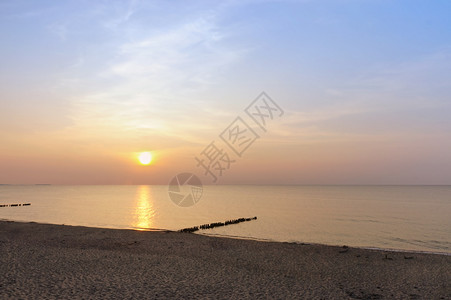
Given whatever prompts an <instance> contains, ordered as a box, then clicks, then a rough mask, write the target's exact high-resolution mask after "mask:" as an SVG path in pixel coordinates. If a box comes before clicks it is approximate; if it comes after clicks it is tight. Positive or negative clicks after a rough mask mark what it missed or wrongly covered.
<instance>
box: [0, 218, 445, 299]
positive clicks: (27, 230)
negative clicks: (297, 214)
mask: <svg viewBox="0 0 451 300" xmlns="http://www.w3.org/2000/svg"><path fill="white" fill-rule="evenodd" d="M232 226H240V225H232ZM0 295H1V298H2V299H19V298H21V299H28V298H31V299H43V298H46V299H55V298H57V299H74V298H79V299H98V298H102V299H146V298H147V299H154V298H271V299H272V298H276V299H287V298H298V299H300V298H304V299H450V298H451V256H449V255H438V254H425V253H408V252H393V251H384V250H368V249H359V248H348V247H343V246H325V245H316V244H299V243H280V242H264V241H253V240H242V239H231V238H224V237H211V236H205V235H199V234H192V233H180V232H172V231H152V232H150V231H136V230H122V229H121V230H119V229H103V228H89V227H80V226H64V225H49V224H39V223H21V222H12V221H0Z"/></svg>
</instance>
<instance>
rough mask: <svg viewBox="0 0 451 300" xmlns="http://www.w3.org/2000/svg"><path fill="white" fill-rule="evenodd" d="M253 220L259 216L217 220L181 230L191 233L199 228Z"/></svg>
mask: <svg viewBox="0 0 451 300" xmlns="http://www.w3.org/2000/svg"><path fill="white" fill-rule="evenodd" d="M252 220H257V217H253V218H239V219H235V220H227V221H225V222H216V223H210V224H204V225H199V226H194V227H189V228H184V229H181V230H180V232H189V233H191V232H194V231H198V230H199V229H210V228H215V227H220V226H227V225H232V224H238V223H241V222H247V221H252Z"/></svg>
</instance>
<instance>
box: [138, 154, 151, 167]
mask: <svg viewBox="0 0 451 300" xmlns="http://www.w3.org/2000/svg"><path fill="white" fill-rule="evenodd" d="M138 159H139V162H140V163H141V164H143V165H148V164H150V163H151V162H152V153H150V152H141V153H140V154H139V156H138Z"/></svg>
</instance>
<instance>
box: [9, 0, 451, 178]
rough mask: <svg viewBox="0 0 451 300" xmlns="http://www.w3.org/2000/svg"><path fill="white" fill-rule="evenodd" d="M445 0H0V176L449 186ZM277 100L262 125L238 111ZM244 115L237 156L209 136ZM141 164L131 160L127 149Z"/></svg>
mask: <svg viewBox="0 0 451 300" xmlns="http://www.w3.org/2000/svg"><path fill="white" fill-rule="evenodd" d="M450 16H451V1H445V0H437V1H426V0H424V1H416V0H405V1H389V0H329V1H328V0H324V1H323V0H318V1H313V0H312V1H308V0H304V1H295V0H291V1H288V0H287V1H282V0H281V1H257V0H248V1H246V0H241V1H22V0H14V1H13V0H11V1H8V0H7V1H1V2H0V183H3V184H34V183H51V184H167V183H168V182H169V181H170V180H171V178H172V177H173V176H175V175H176V174H178V173H181V172H193V173H196V174H198V176H199V178H200V179H201V180H202V182H203V183H204V184H210V183H211V179H210V178H209V177H208V176H205V175H204V174H203V169H201V168H200V167H197V162H196V160H195V157H196V156H199V154H200V153H201V152H202V151H203V150H204V149H205V148H206V147H207V146H208V145H209V144H210V143H211V142H212V141H215V143H217V145H218V146H220V147H221V148H223V150H224V151H228V153H229V154H230V156H231V157H232V158H233V159H234V160H235V163H233V164H232V165H231V166H230V169H228V170H225V171H224V173H223V175H222V176H221V177H220V178H219V180H218V183H219V184H451V151H450V149H451V17H450ZM262 91H265V92H266V93H267V94H268V95H269V96H270V97H271V98H272V99H273V100H274V102H275V103H277V104H278V105H279V106H280V107H281V108H282V109H283V110H284V114H283V115H282V116H281V117H280V118H274V120H272V121H271V122H269V123H268V128H267V131H266V132H264V131H262V130H261V128H258V126H255V124H254V125H252V124H251V121H250V119H249V118H248V116H247V115H246V113H245V112H244V109H245V108H246V107H247V106H248V105H249V104H250V103H251V102H252V101H253V100H254V99H255V98H256V97H257V96H258V95H259V94H260V93H261V92H262ZM238 116H240V117H242V119H243V120H245V121H246V122H248V123H249V125H250V126H252V128H253V129H254V130H255V132H256V133H258V135H259V136H260V138H259V139H257V140H256V141H255V143H254V144H252V145H251V146H250V147H249V148H248V149H247V150H246V152H245V153H244V154H243V156H242V157H237V156H236V155H235V156H234V155H233V152H232V151H230V150H229V149H227V146H226V145H225V144H224V143H221V139H220V137H219V135H220V134H221V132H223V131H224V129H225V128H227V126H229V124H230V123H232V121H234V120H235V119H236V117H238ZM143 151H150V152H151V153H152V156H153V160H152V163H150V164H149V165H146V166H144V165H141V164H140V163H139V161H138V158H137V157H138V155H139V153H141V152H143Z"/></svg>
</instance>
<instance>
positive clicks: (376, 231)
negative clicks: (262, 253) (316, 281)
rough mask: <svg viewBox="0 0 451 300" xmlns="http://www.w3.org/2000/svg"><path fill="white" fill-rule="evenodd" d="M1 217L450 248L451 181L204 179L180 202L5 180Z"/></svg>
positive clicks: (139, 190) (145, 190)
mask: <svg viewBox="0 0 451 300" xmlns="http://www.w3.org/2000/svg"><path fill="white" fill-rule="evenodd" d="M27 202H29V203H31V206H25V207H1V208H0V219H7V220H16V221H34V222H45V223H53V224H69V225H84V226H92V227H106V228H133V229H151V228H159V229H181V228H185V227H191V226H195V225H200V224H204V223H212V222H218V221H225V220H228V219H235V218H240V217H253V216H257V217H258V220H256V221H251V222H245V223H240V224H237V225H231V226H227V227H220V228H214V229H209V230H204V231H202V233H209V234H219V235H228V236H239V237H245V238H257V239H269V240H275V241H289V242H306V243H321V244H330V245H350V246H359V247H375V248H389V249H401V250H417V251H418V250H419V251H432V252H445V253H451V217H450V216H451V186H206V187H204V193H203V197H202V199H201V200H200V202H199V203H198V204H196V205H195V206H192V207H188V208H182V207H179V206H177V205H175V204H174V203H173V202H171V200H170V199H169V197H168V194H167V186H31V185H30V186H27V185H22V186H19V185H4V186H0V204H13V203H27Z"/></svg>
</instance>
